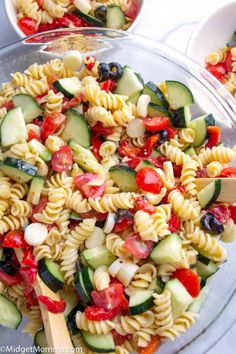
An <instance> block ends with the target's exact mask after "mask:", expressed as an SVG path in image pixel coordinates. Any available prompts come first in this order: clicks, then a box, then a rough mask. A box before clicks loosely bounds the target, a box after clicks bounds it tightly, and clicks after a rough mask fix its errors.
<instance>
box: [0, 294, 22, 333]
mask: <svg viewBox="0 0 236 354" xmlns="http://www.w3.org/2000/svg"><path fill="white" fill-rule="evenodd" d="M21 321H22V314H21V312H20V311H19V310H18V308H17V307H16V305H15V304H14V303H13V302H11V301H10V300H8V299H7V298H6V297H5V296H3V295H0V325H2V326H3V327H7V328H12V329H17V328H18V327H19V325H20V324H21Z"/></svg>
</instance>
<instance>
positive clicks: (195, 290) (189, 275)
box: [172, 268, 200, 297]
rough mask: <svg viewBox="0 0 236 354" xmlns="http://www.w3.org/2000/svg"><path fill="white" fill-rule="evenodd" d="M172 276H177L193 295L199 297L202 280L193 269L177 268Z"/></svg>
mask: <svg viewBox="0 0 236 354" xmlns="http://www.w3.org/2000/svg"><path fill="white" fill-rule="evenodd" d="M172 278H177V279H178V280H179V281H180V282H181V283H182V284H183V285H184V287H185V289H186V290H187V291H188V292H189V294H190V295H191V296H192V297H197V296H198V295H199V292H200V282H199V279H198V276H197V274H196V273H194V272H193V271H192V270H191V269H184V268H182V269H177V270H176V271H175V272H174V273H173V274H172Z"/></svg>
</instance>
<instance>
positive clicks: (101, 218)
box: [80, 210, 108, 221]
mask: <svg viewBox="0 0 236 354" xmlns="http://www.w3.org/2000/svg"><path fill="white" fill-rule="evenodd" d="M107 215H108V213H98V212H97V211H95V210H90V211H88V212H87V213H80V216H81V217H82V218H83V219H93V218H96V219H97V221H104V220H106V218H107Z"/></svg>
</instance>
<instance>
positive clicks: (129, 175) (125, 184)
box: [109, 164, 138, 192]
mask: <svg viewBox="0 0 236 354" xmlns="http://www.w3.org/2000/svg"><path fill="white" fill-rule="evenodd" d="M109 172H110V174H111V177H112V179H113V180H114V181H115V183H116V184H117V185H118V187H119V188H120V189H121V190H122V191H123V192H136V191H137V189H138V186H137V183H136V172H135V170H133V169H132V168H131V167H129V166H127V165H122V164H121V165H119V166H113V167H111V168H110V169H109Z"/></svg>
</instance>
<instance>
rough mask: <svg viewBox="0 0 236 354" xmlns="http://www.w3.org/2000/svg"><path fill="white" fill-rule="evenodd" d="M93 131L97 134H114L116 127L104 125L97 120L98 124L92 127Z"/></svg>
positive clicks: (104, 135) (103, 135)
mask: <svg viewBox="0 0 236 354" xmlns="http://www.w3.org/2000/svg"><path fill="white" fill-rule="evenodd" d="M91 132H92V134H93V135H95V136H102V137H106V136H107V135H110V134H113V133H114V129H113V128H112V127H103V125H102V123H101V122H97V123H96V125H94V126H93V127H92V128H91Z"/></svg>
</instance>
